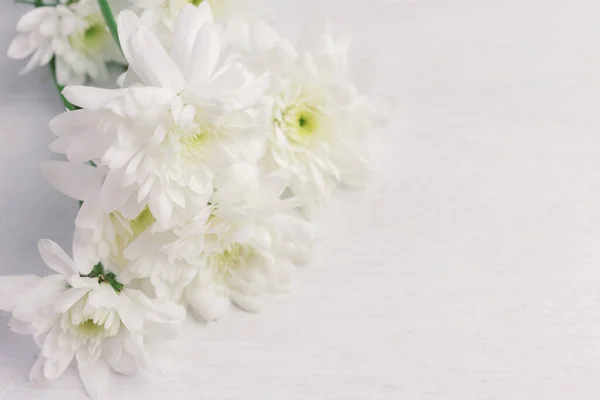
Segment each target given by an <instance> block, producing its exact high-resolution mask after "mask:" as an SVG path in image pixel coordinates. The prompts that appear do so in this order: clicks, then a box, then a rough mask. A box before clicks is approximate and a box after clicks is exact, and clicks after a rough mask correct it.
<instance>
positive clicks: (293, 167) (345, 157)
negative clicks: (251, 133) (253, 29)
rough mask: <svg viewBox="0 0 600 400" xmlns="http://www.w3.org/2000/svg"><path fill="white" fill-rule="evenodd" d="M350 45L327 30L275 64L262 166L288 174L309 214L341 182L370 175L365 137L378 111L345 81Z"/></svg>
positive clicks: (350, 182)
mask: <svg viewBox="0 0 600 400" xmlns="http://www.w3.org/2000/svg"><path fill="white" fill-rule="evenodd" d="M274 46H277V44H274ZM347 48H348V43H347V42H344V41H335V40H334V39H333V37H332V36H331V34H330V33H329V32H326V33H325V34H324V35H323V36H322V37H320V39H319V40H318V41H316V42H314V46H312V47H310V46H309V47H307V48H304V49H300V50H299V51H298V54H297V56H296V58H295V60H294V61H293V62H291V63H289V62H288V64H287V65H284V64H281V63H278V64H271V65H272V68H274V69H275V70H274V72H273V73H274V75H276V77H275V79H274V81H273V85H272V91H271V94H272V98H271V100H272V104H271V107H272V108H271V111H272V119H271V120H272V131H271V134H270V137H269V140H268V145H267V151H266V154H265V159H264V165H266V168H267V170H282V171H286V172H287V173H288V174H289V178H290V189H291V191H292V192H293V193H294V194H295V195H297V196H302V197H303V198H305V199H306V201H307V202H308V205H307V207H306V208H305V210H306V211H307V213H308V214H311V213H312V212H311V210H313V209H314V208H315V206H318V205H320V204H322V203H323V202H325V201H326V200H327V199H328V198H329V197H330V195H331V193H332V191H333V190H334V189H335V188H336V187H337V186H339V185H340V184H347V185H360V184H362V183H364V181H365V178H366V177H367V176H368V165H367V164H368V163H367V157H366V154H365V151H364V150H365V147H366V146H365V140H366V136H367V134H368V133H369V132H370V130H371V129H372V127H373V123H374V122H375V118H374V116H375V114H374V113H373V111H372V109H371V108H370V107H369V106H368V104H367V103H366V101H365V99H364V98H363V97H362V96H360V95H359V94H358V92H357V90H356V88H355V87H354V85H352V84H351V83H350V82H348V81H347V80H346V69H347V63H348V61H347ZM287 54H290V55H291V54H293V53H291V52H289V51H288V52H287Z"/></svg>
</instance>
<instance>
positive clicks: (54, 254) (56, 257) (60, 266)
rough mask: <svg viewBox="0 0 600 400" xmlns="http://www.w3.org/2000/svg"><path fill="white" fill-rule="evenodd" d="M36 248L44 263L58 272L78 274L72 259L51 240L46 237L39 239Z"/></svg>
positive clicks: (66, 274) (67, 274)
mask: <svg viewBox="0 0 600 400" xmlns="http://www.w3.org/2000/svg"><path fill="white" fill-rule="evenodd" d="M38 250H39V251H40V255H41V256H42V259H43V260H44V262H45V263H46V265H48V267H50V268H52V269H53V270H54V271H56V272H58V273H59V274H62V275H65V276H69V275H73V274H79V271H78V270H77V267H76V266H75V263H74V262H73V260H71V258H70V257H69V256H68V255H67V254H66V253H65V252H64V250H63V249H61V248H60V246H59V245H58V244H56V243H54V242H53V241H51V240H48V239H42V240H40V241H39V242H38Z"/></svg>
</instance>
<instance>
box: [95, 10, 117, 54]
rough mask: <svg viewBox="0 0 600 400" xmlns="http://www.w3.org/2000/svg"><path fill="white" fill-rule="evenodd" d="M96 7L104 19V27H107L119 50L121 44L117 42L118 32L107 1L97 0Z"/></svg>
mask: <svg viewBox="0 0 600 400" xmlns="http://www.w3.org/2000/svg"><path fill="white" fill-rule="evenodd" d="M98 5H99V6H100V11H101V12H102V16H103V17H104V21H106V26H108V30H109V31H110V34H111V35H112V37H113V39H114V40H115V43H117V46H119V49H120V48H121V43H120V42H119V30H118V29H117V22H116V21H115V16H114V15H113V13H112V10H111V9H110V5H109V4H108V0H98Z"/></svg>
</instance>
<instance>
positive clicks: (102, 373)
mask: <svg viewBox="0 0 600 400" xmlns="http://www.w3.org/2000/svg"><path fill="white" fill-rule="evenodd" d="M78 368H79V377H80V378H81V382H82V383H83V386H84V387H85V390H86V392H87V393H88V395H89V396H90V397H91V398H92V399H99V398H101V397H103V395H104V393H105V392H106V386H107V385H108V375H109V372H110V369H109V367H108V364H107V363H106V361H105V360H104V359H103V358H100V359H98V360H97V361H96V362H95V363H92V364H89V365H87V366H86V365H81V364H79V363H78Z"/></svg>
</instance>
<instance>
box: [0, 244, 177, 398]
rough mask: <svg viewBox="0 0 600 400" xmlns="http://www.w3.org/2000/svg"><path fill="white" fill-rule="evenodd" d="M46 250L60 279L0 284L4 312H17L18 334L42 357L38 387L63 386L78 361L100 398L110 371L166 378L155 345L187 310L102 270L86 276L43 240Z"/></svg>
mask: <svg viewBox="0 0 600 400" xmlns="http://www.w3.org/2000/svg"><path fill="white" fill-rule="evenodd" d="M39 250H40V254H41V256H42V258H43V260H44V262H45V263H46V264H47V265H48V267H50V268H51V269H52V270H54V271H55V272H56V273H57V274H55V275H50V276H47V277H45V278H39V277H37V276H30V275H25V276H14V277H7V276H4V277H2V278H1V279H0V309H2V310H5V311H10V312H12V317H13V318H12V320H11V322H10V326H11V328H12V329H13V330H14V331H15V332H17V333H20V334H23V335H31V336H33V338H34V339H35V342H36V344H37V345H38V347H39V348H40V349H41V352H40V355H39V357H38V360H37V362H36V364H35V366H34V367H33V369H32V371H31V375H30V377H31V379H32V380H35V381H45V380H54V379H57V378H58V377H59V376H61V375H62V373H63V372H64V371H65V369H66V368H67V367H68V366H69V365H70V364H71V362H72V361H73V359H76V361H77V367H78V369H79V375H80V377H81V380H82V382H83V384H84V386H85V388H86V390H87V392H88V393H89V395H90V396H91V397H92V398H98V397H100V396H101V395H102V393H103V392H104V391H105V389H106V386H107V381H108V376H109V372H110V370H111V369H113V370H115V371H117V372H119V373H123V374H135V373H136V372H137V371H138V369H143V370H149V371H158V370H160V366H159V365H156V364H154V363H153V360H152V351H153V343H155V342H156V340H161V339H166V338H169V337H170V336H171V335H172V334H173V333H174V331H173V330H172V329H171V324H173V323H176V322H179V321H181V320H182V319H183V318H184V317H185V310H184V309H183V308H182V307H180V306H178V305H176V304H174V303H170V302H167V301H158V300H151V299H149V298H148V297H147V296H146V295H144V294H143V293H142V292H140V291H138V290H135V289H131V288H128V287H126V286H124V285H123V284H122V283H120V282H119V281H118V280H117V279H118V278H117V277H116V276H115V274H113V273H111V272H109V271H107V270H105V269H104V267H102V265H101V264H98V265H97V266H96V267H94V269H93V270H91V271H89V270H87V269H82V268H80V266H79V265H77V264H76V263H75V262H74V261H73V260H72V259H71V258H69V256H67V255H66V254H65V253H64V251H63V250H62V249H61V248H60V247H59V246H58V245H57V244H56V243H54V242H52V241H49V240H41V241H40V242H39Z"/></svg>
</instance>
